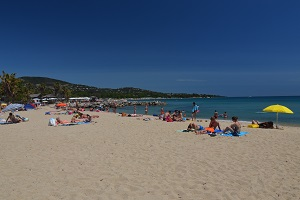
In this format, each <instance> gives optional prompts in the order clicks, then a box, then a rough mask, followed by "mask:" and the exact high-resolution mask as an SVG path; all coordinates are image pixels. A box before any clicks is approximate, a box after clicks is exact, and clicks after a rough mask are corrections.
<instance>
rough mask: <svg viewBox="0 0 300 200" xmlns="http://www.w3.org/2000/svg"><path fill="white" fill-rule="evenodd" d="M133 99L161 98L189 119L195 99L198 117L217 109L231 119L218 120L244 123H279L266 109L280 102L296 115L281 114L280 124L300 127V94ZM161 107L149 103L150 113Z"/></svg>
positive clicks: (130, 109)
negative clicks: (233, 120)
mask: <svg viewBox="0 0 300 200" xmlns="http://www.w3.org/2000/svg"><path fill="white" fill-rule="evenodd" d="M134 101H147V102H152V101H162V102H165V103H166V105H164V106H163V108H164V110H165V111H174V110H181V111H183V113H184V114H185V115H186V118H190V117H191V113H192V108H193V102H195V103H196V104H197V105H198V106H199V109H200V112H198V113H197V119H209V118H210V117H211V116H213V115H214V112H215V111H217V112H218V113H219V115H221V114H223V113H224V112H226V113H227V115H228V118H227V119H225V118H223V117H222V116H219V118H218V120H225V121H227V120H228V121H231V117H232V116H237V117H238V119H239V121H241V122H243V121H244V122H249V123H250V122H251V121H252V120H258V121H260V122H264V121H273V122H274V124H276V113H269V112H263V109H264V108H266V107H268V106H270V105H274V104H275V105H276V104H280V105H283V106H286V107H288V108H289V109H291V110H292V111H293V112H294V114H285V113H278V125H279V126H296V127H300V96H268V97H219V98H184V99H146V100H145V99H143V100H134ZM161 107H162V106H148V114H149V115H159V113H160V109H161ZM117 112H118V113H122V112H125V113H127V114H131V113H133V112H134V108H133V106H127V107H123V108H118V110H117ZM136 113H137V114H145V106H137V107H136Z"/></svg>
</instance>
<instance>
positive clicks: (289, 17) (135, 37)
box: [0, 0, 300, 96]
mask: <svg viewBox="0 0 300 200" xmlns="http://www.w3.org/2000/svg"><path fill="white" fill-rule="evenodd" d="M299 10H300V1H293V0H291V1H283V0H282V1H277V0H259V1H258V0H249V1H247V0H244V1H241V0H236V1H234V0H228V1H225V0H211V1H201V0H195V1H194V0H187V1H182V0H181V1H178V0H170V1H168V0H159V1H158V0H151V1H149V0H148V1H143V0H131V1H129V0H128V1H127V0H110V1H107V0H105V1H104V0H103V1H100V0H95V1H94V0H86V1H83V0H82V1H76V0H72V1H63V0H51V1H50V0H48V1H30V0H28V1H14V0H12V1H6V2H5V1H1V3H0V27H1V28H0V29H1V31H0V69H1V70H4V71H5V72H6V73H17V77H20V76H41V77H49V78H55V79H59V80H64V81H68V82H71V83H77V84H86V85H90V86H96V87H104V88H120V87H137V88H142V89H148V90H154V91H159V92H173V93H181V92H184V93H206V94H218V95H225V96H273V95H279V96H281V95H283V96H286V95H300V90H299V87H300V78H299V77H300V12H299Z"/></svg>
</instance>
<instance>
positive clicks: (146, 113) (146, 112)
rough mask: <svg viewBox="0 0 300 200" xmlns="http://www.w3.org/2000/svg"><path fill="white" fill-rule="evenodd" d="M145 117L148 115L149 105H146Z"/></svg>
mask: <svg viewBox="0 0 300 200" xmlns="http://www.w3.org/2000/svg"><path fill="white" fill-rule="evenodd" d="M145 115H148V103H146V105H145Z"/></svg>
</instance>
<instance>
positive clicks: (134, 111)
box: [133, 105, 136, 114]
mask: <svg viewBox="0 0 300 200" xmlns="http://www.w3.org/2000/svg"><path fill="white" fill-rule="evenodd" d="M133 114H136V105H134V106H133Z"/></svg>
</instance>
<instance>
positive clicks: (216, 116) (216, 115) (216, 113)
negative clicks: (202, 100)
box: [214, 110, 219, 119]
mask: <svg viewBox="0 0 300 200" xmlns="http://www.w3.org/2000/svg"><path fill="white" fill-rule="evenodd" d="M218 117H219V113H218V111H217V110H215V112H214V118H215V119H217V118H218Z"/></svg>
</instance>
